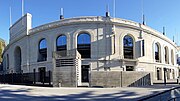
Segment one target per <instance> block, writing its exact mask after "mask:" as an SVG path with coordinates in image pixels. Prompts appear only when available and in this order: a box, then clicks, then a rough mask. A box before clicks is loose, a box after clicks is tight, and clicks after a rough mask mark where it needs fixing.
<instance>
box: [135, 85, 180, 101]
mask: <svg viewBox="0 0 180 101" xmlns="http://www.w3.org/2000/svg"><path fill="white" fill-rule="evenodd" d="M179 92H180V86H179V87H175V88H172V89H170V90H166V91H163V92H160V93H157V94H154V95H151V96H148V97H145V98H142V99H140V100H138V101H180V93H179Z"/></svg>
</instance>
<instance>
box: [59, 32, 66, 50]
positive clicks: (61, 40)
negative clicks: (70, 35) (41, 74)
mask: <svg viewBox="0 0 180 101" xmlns="http://www.w3.org/2000/svg"><path fill="white" fill-rule="evenodd" d="M66 40H67V38H66V36H65V35H61V36H59V37H58V38H57V41H56V50H57V51H64V50H67V41H66Z"/></svg>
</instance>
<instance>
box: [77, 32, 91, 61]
mask: <svg viewBox="0 0 180 101" xmlns="http://www.w3.org/2000/svg"><path fill="white" fill-rule="evenodd" d="M77 50H78V52H79V53H80V54H81V57H82V58H91V36H90V34H89V33H80V34H79V35H78V36H77Z"/></svg>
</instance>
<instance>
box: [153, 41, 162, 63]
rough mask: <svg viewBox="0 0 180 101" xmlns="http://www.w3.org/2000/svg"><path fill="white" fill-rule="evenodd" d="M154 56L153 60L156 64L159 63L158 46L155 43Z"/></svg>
mask: <svg viewBox="0 0 180 101" xmlns="http://www.w3.org/2000/svg"><path fill="white" fill-rule="evenodd" d="M154 54H155V60H156V62H160V61H161V60H160V45H159V44H158V43H155V50H154Z"/></svg>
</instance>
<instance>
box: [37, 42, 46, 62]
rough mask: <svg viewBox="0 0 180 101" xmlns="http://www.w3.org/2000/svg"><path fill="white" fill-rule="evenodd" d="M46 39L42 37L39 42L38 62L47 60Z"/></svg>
mask: <svg viewBox="0 0 180 101" xmlns="http://www.w3.org/2000/svg"><path fill="white" fill-rule="evenodd" d="M46 44H47V43H46V39H41V40H40V42H39V50H38V52H39V55H38V62H41V61H46V60H47V45H46Z"/></svg>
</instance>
